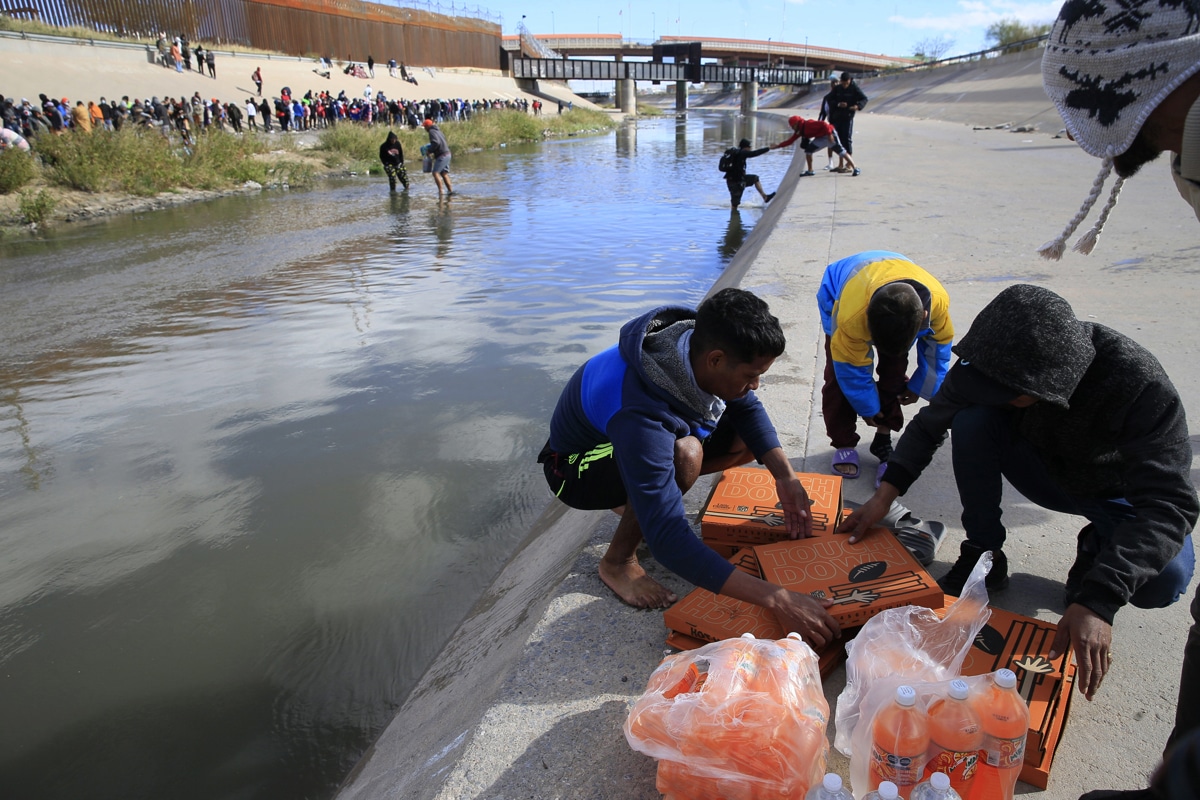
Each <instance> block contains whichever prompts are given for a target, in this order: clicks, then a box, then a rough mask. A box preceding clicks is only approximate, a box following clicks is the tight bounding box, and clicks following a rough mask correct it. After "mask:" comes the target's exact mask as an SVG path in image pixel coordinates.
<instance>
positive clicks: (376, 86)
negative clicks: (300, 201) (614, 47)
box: [0, 35, 596, 113]
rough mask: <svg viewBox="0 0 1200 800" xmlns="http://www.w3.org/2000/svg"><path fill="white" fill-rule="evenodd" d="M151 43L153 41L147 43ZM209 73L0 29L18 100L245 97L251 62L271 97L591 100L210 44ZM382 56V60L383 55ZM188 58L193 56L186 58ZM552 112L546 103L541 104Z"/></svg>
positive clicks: (414, 69) (471, 72) (6, 73)
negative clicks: (324, 69) (325, 68)
mask: <svg viewBox="0 0 1200 800" xmlns="http://www.w3.org/2000/svg"><path fill="white" fill-rule="evenodd" d="M151 44H153V43H152V42H151ZM215 54H216V65H215V66H216V70H217V77H216V78H210V77H208V76H207V75H206V76H203V77H202V76H201V75H200V74H199V73H197V72H187V71H184V72H183V73H182V74H180V73H177V72H175V70H174V69H166V68H164V67H162V66H159V65H157V64H154V63H152V62H151V60H150V59H149V58H148V57H147V54H146V51H145V50H141V49H125V48H122V49H116V48H111V47H103V46H92V45H89V44H87V43H86V42H83V41H82V40H79V41H69V42H44V41H34V40H24V39H18V38H13V37H11V36H8V35H0V74H2V75H3V77H2V78H0V94H3V95H4V96H5V97H15V98H17V100H20V98H22V97H27V98H29V99H30V100H32V101H35V102H36V101H37V97H38V95H39V94H41V93H45V94H46V95H47V96H49V97H54V98H60V99H61V98H63V97H66V98H67V99H68V100H70V101H71V105H72V106H73V105H74V104H75V101H76V100H83V101H84V104H85V105H86V104H87V101H88V100H94V101H96V102H99V100H100V98H101V97H107V98H108V99H109V100H113V99H119V98H121V97H122V96H124V95H128V96H129V97H130V99H133V98H135V97H141V98H148V97H160V98H161V97H181V96H184V97H191V96H192V94H193V93H195V92H199V93H200V96H201V97H203V98H213V97H215V98H217V99H219V100H221V101H222V102H230V101H233V100H238V99H241V100H243V101H244V100H245V99H246V98H247V97H251V96H253V95H254V91H255V89H254V83H253V81H251V80H250V75H251V73H253V72H254V69H255V68H256V67H258V68H260V69H261V70H262V78H263V95H264V96H266V97H278V96H279V93H280V90H281V89H283V87H285V86H287V87H289V88H290V89H291V90H292V94H293V95H294V96H303V95H304V93H305V92H307V91H308V90H310V89H311V90H312V91H314V92H320V91H328V92H331V93H332V94H334V95H337V93H338V92H341V91H345V92H346V96H347V97H350V98H355V97H362V96H363V91H364V90H365V89H366V88H367V85H368V84H369V85H370V86H371V89H372V91H373V92H384V93H385V94H386V95H387V96H388V97H396V98H404V99H408V100H426V99H446V100H449V99H456V98H461V99H464V100H515V99H518V98H524V99H527V100H529V101H530V102H533V100H534V99H535V98H536V97H539V96H540V97H542V98H543V99H546V100H548V101H549V100H550V99H551V98H561V99H562V101H563V102H564V103H566V102H568V101H571V102H574V103H575V104H576V105H579V106H583V107H587V108H596V106H594V105H593V104H592V103H591V102H589V101H587V100H584V99H583V98H580V97H578V96H576V95H575V94H574V93H573V92H571V91H570V90H569V89H568V88H567V87H566V85H565V84H555V83H552V82H549V81H542V82H540V86H539V92H538V94H537V95H534V94H530V93H528V92H525V91H522V90H521V89H520V87H518V86H517V83H516V81H514V80H513V79H512V78H509V77H505V76H504V75H503V74H501V73H500V72H499V71H497V70H482V69H436V70H431V71H426V70H424V69H422V68H421V67H420V66H419V65H415V66H410V67H409V69H410V71H411V74H412V75H414V76H415V77H416V79H417V84H416V85H413V84H411V83H408V82H406V81H404V80H402V79H400V78H399V77H395V78H392V77H390V76H389V75H388V71H387V66H386V65H385V64H376V65H375V78H374V79H370V80H364V79H363V78H354V77H351V76H349V75H345V74H343V73H342V71H341V70H340V69H337V68H336V66H335V68H334V69H333V70H332V72H330V74H329V77H328V78H324V77H321V76H320V75H318V74H317V73H316V72H315V67H316V66H317V65H316V62H315V61H313V60H312V59H296V58H292V57H286V56H280V55H278V54H275V55H268V54H266V53H232V52H229V51H223V50H219V49H218V50H216V51H215ZM384 60H385V61H386V59H384ZM193 63H194V62H193ZM549 112H550V113H553V112H554V108H553V106H551V108H550V109H549Z"/></svg>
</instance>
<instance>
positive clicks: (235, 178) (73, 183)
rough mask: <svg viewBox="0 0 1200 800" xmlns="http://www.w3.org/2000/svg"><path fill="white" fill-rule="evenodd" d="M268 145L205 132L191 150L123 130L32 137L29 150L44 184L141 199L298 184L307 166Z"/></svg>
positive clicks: (148, 133) (308, 174)
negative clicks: (252, 183) (187, 191)
mask: <svg viewBox="0 0 1200 800" xmlns="http://www.w3.org/2000/svg"><path fill="white" fill-rule="evenodd" d="M277 145H278V143H277V142H276V141H275V140H272V141H271V144H270V145H269V144H268V142H267V140H266V139H265V138H264V137H260V136H256V135H254V134H253V133H249V134H245V135H243V136H234V135H233V134H230V133H226V132H224V131H210V132H208V133H205V134H203V135H201V136H198V137H196V142H195V143H194V144H193V145H192V146H191V147H186V148H185V147H183V146H181V145H180V144H178V143H177V142H175V141H174V140H168V139H167V138H165V137H164V136H162V134H161V133H159V132H158V131H155V130H146V129H130V128H125V129H123V130H120V131H107V130H98V131H94V132H93V133H91V134H90V135H89V134H67V135H64V136H53V135H45V134H43V135H42V136H39V137H37V139H36V140H35V142H34V150H35V151H36V152H37V154H38V155H39V156H40V158H41V171H42V174H43V176H44V177H45V179H46V180H47V182H48V183H51V184H54V185H57V186H62V187H65V188H68V189H76V190H79V191H84V192H125V193H127V194H132V195H137V196H140V197H146V196H150V195H155V194H158V193H159V192H167V191H171V190H172V189H177V188H186V189H222V188H232V187H234V186H238V185H240V184H242V183H245V182H246V181H248V180H252V181H257V182H258V183H262V184H268V183H276V182H287V183H289V184H302V183H306V182H308V181H310V180H311V179H312V170H311V168H309V167H307V166H305V165H302V164H300V163H299V162H298V161H292V160H289V159H288V158H287V157H286V156H276V157H270V156H266V154H267V153H268V151H269V150H270V147H271V146H277Z"/></svg>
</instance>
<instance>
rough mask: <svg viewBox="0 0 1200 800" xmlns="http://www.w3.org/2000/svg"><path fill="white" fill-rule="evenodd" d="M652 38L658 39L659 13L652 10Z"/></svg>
mask: <svg viewBox="0 0 1200 800" xmlns="http://www.w3.org/2000/svg"><path fill="white" fill-rule="evenodd" d="M650 38H651V39H654V40H655V41H657V40H658V14H655V13H654V12H653V11H651V12H650Z"/></svg>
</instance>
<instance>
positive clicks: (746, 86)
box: [742, 81, 758, 114]
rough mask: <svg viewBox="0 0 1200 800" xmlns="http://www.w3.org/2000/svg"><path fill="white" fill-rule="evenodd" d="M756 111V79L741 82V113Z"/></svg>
mask: <svg viewBox="0 0 1200 800" xmlns="http://www.w3.org/2000/svg"><path fill="white" fill-rule="evenodd" d="M756 111H758V81H746V82H745V83H743V84H742V113H743V114H753V113H754V112H756Z"/></svg>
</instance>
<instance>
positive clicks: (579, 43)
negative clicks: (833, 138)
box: [502, 33, 917, 78]
mask: <svg viewBox="0 0 1200 800" xmlns="http://www.w3.org/2000/svg"><path fill="white" fill-rule="evenodd" d="M531 36H532V38H534V39H535V40H536V41H537V43H538V44H540V45H542V46H544V47H547V48H550V49H551V50H553V51H554V52H556V53H558V54H559V55H561V56H564V57H566V58H571V57H576V58H622V59H625V58H630V57H632V58H639V57H640V58H650V57H651V55H652V54H653V51H654V47H655V45H659V46H662V45H668V46H679V45H683V44H690V43H692V42H699V43H700V47H701V50H702V52H703V54H704V57H705V58H711V59H714V60H716V61H718V62H719V63H721V64H723V65H727V66H770V67H799V68H801V69H810V70H812V71H813V75H814V77H815V78H822V77H826V76H828V75H830V74H832V73H835V72H875V71H877V70H882V69H889V68H895V67H907V66H912V65H913V64H916V63H917V61H916V59H913V58H905V57H901V56H889V55H883V54H872V53H860V52H856V51H853V50H839V49H837V48H833V47H820V46H817V45H810V44H807V43H804V44H794V43H791V42H774V41H765V42H764V41H759V40H756V39H722V38H713V37H707V38H705V37H699V38H695V37H686V36H661V37H659V38H658V39H656V40H654V41H653V42H651V41H648V40H642V39H622V38H621V36H620V35H618V34H613V33H562V34H544V33H539V34H536V35H532V34H531ZM502 46H503V48H504V50H505V51H506V52H508V53H517V52H524V53H525V54H526V55H528V56H532V57H536V56H537V55H538V54H537V53H536V52H530V48H529V47H527V46H526V47H523V46H522V41H521V37H520V36H519V35H517V34H513V35H509V36H505V37H504V38H503V41H502Z"/></svg>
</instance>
